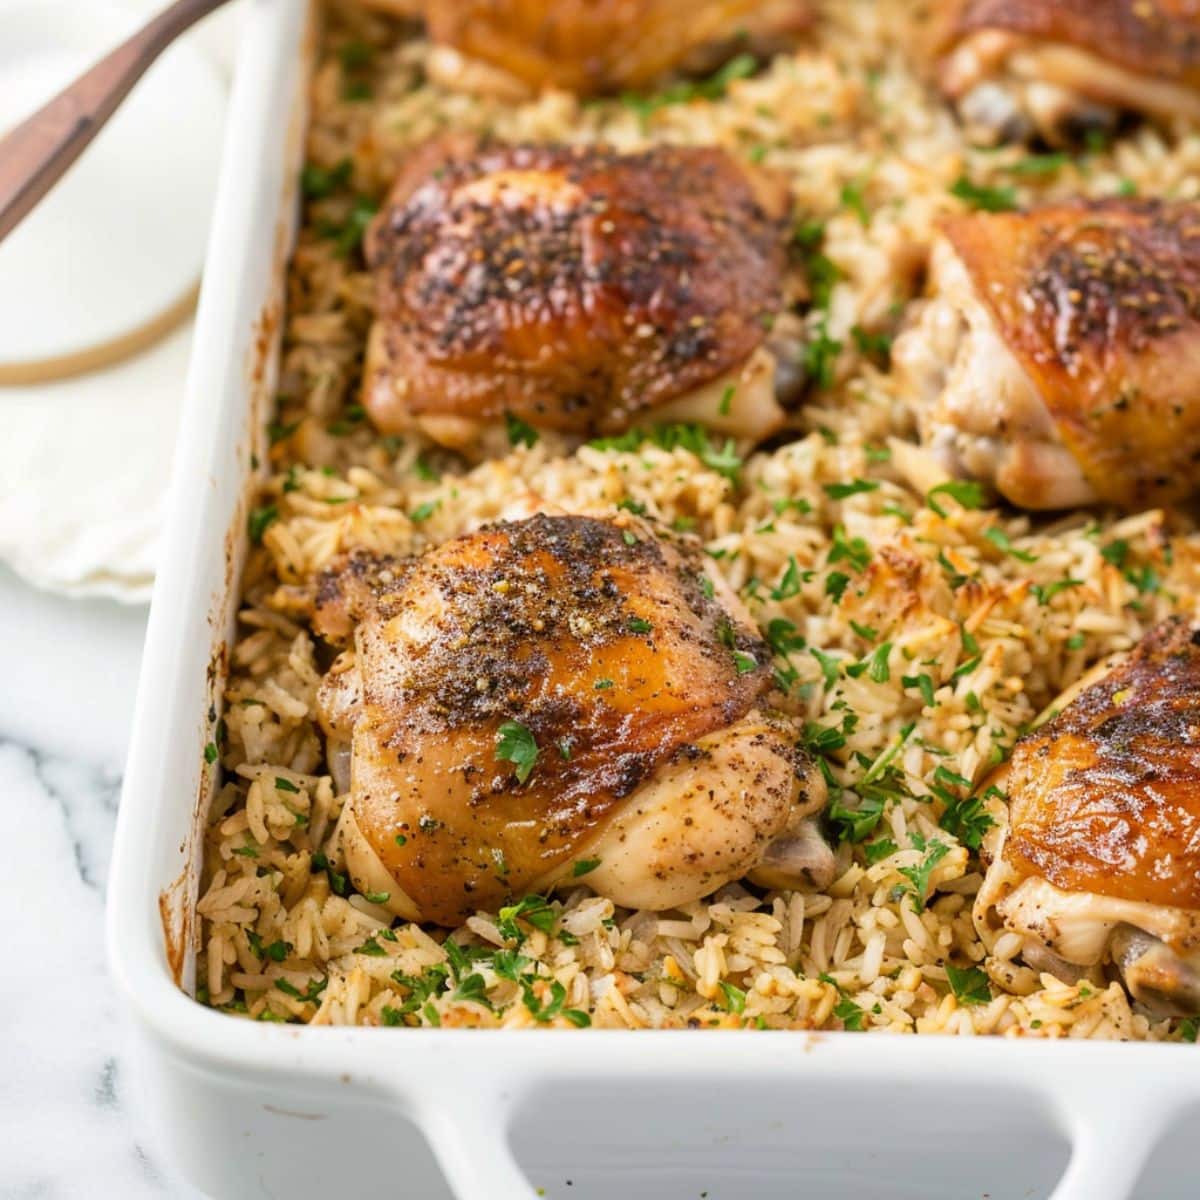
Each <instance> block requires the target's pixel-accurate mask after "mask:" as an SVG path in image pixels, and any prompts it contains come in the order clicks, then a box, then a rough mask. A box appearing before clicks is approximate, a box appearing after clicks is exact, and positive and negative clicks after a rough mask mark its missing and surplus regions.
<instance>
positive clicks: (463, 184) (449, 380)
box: [364, 137, 786, 448]
mask: <svg viewBox="0 0 1200 1200" xmlns="http://www.w3.org/2000/svg"><path fill="white" fill-rule="evenodd" d="M785 207H786V197H785V195H784V194H783V192H782V189H780V188H778V187H777V186H776V185H775V184H774V182H773V181H772V180H770V179H768V178H767V177H766V176H761V175H759V174H757V173H751V172H750V171H748V170H747V169H745V168H743V167H741V166H739V165H738V164H737V163H736V162H735V161H734V160H733V159H732V158H731V157H729V155H727V154H726V153H724V151H721V150H716V149H694V148H685V147H660V148H657V149H655V150H652V151H648V152H646V153H642V154H630V155H622V154H618V153H616V152H615V151H612V150H608V149H604V148H597V147H565V146H498V145H491V146H489V145H482V146H481V145H477V144H475V143H473V142H472V141H471V140H470V139H465V138H458V137H449V138H444V139H440V140H438V141H435V142H433V143H430V144H428V145H426V146H425V147H424V148H423V149H422V150H420V151H418V152H417V153H416V154H415V155H414V157H413V158H412V159H411V161H410V162H409V163H408V165H407V166H406V168H405V169H404V171H403V172H402V173H401V175H400V178H399V179H398V180H397V181H396V185H395V188H394V189H393V191H392V194H391V197H390V198H389V200H388V203H387V205H386V207H385V209H384V211H383V212H382V213H381V215H380V216H379V217H378V218H377V221H376V223H375V225H374V226H373V228H372V230H371V232H370V235H369V238H368V242H367V255H368V261H369V263H370V265H371V267H372V269H373V270H374V272H375V276H376V280H377V296H378V322H377V324H376V327H375V330H374V333H373V336H372V344H371V347H370V348H369V350H368V361H367V366H366V372H365V381H364V403H365V406H366V408H367V411H368V412H369V414H370V416H371V419H372V420H373V421H374V422H375V424H376V425H377V426H378V427H379V428H380V429H382V430H384V431H385V432H393V433H398V432H405V431H407V430H410V429H412V428H414V427H415V428H419V429H421V430H422V431H423V432H425V433H427V434H428V435H430V436H432V437H433V438H435V439H436V440H438V441H441V442H443V443H444V444H447V445H451V446H454V447H455V448H470V447H472V446H474V445H477V444H478V443H479V442H480V441H481V440H482V439H484V438H485V435H486V434H487V432H488V431H489V430H494V429H495V428H496V427H497V426H499V427H501V428H502V427H503V423H504V417H505V414H511V415H512V416H514V417H517V418H519V419H521V420H522V421H525V422H527V423H529V424H530V425H532V426H534V427H535V428H538V429H549V430H557V431H559V432H562V433H568V434H577V435H584V436H586V435H591V434H598V433H615V432H619V431H621V430H623V429H625V428H627V427H628V426H629V425H630V423H631V422H633V421H635V420H637V419H639V418H645V417H647V416H651V417H654V418H655V419H663V420H672V419H675V420H677V419H696V420H704V421H706V423H708V424H709V425H711V426H713V427H714V428H717V429H723V430H725V431H733V430H736V431H737V432H739V433H743V434H744V435H745V436H751V437H760V436H764V435H765V433H768V432H772V431H773V430H774V429H775V428H776V427H777V425H778V423H779V420H780V419H781V417H782V412H781V410H780V409H779V408H778V406H777V405H776V404H775V403H774V396H773V393H772V391H771V383H772V378H771V377H772V371H773V366H772V363H771V362H767V363H762V362H760V361H759V359H758V358H755V357H754V356H755V351H756V350H759V349H760V348H761V346H762V343H763V340H764V337H765V336H766V326H767V325H769V324H770V320H771V318H772V317H773V315H774V314H775V312H776V311H777V310H778V309H779V307H780V304H781V288H782V275H783V269H784V248H783V238H782V237H781V219H782V216H783V212H784V208H785ZM761 354H762V356H766V351H765V350H763V351H762V352H761ZM763 376H765V378H763ZM726 386H731V387H732V388H733V394H732V395H731V396H730V397H729V398H727V399H726V401H725V403H724V404H723V403H722V398H723V393H724V389H725V387H726ZM705 388H707V389H708V390H707V391H705V390H704V389H705ZM673 402H677V403H676V406H675V407H672V405H673Z"/></svg>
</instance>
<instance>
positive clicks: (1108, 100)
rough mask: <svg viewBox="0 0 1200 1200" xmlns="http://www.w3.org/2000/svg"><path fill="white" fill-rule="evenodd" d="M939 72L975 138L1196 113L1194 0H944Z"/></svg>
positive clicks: (1198, 13) (1198, 17)
mask: <svg viewBox="0 0 1200 1200" xmlns="http://www.w3.org/2000/svg"><path fill="white" fill-rule="evenodd" d="M941 8H942V14H941V18H942V20H941V26H940V33H941V36H940V37H939V38H938V39H937V42H936V53H937V57H938V78H939V82H940V84H941V87H942V90H943V91H944V92H945V93H946V94H947V95H948V96H949V97H950V98H951V99H953V100H954V101H955V102H956V103H957V106H958V110H959V113H960V114H961V115H962V117H963V120H964V121H965V122H966V124H967V126H968V129H969V131H971V132H972V134H973V136H977V137H978V138H979V139H980V140H984V141H991V140H994V139H998V138H1005V139H1014V140H1020V139H1024V138H1026V137H1029V136H1030V135H1031V134H1038V135H1040V136H1041V137H1042V138H1044V139H1046V140H1048V141H1051V142H1057V141H1063V140H1071V139H1072V138H1073V137H1075V136H1077V135H1078V134H1080V133H1085V132H1087V131H1088V130H1104V131H1107V130H1110V129H1112V128H1113V127H1114V126H1115V124H1116V122H1117V120H1118V118H1119V117H1120V115H1121V113H1122V112H1125V111H1133V112H1140V113H1145V114H1147V115H1149V116H1153V117H1157V118H1160V119H1164V120H1165V119H1168V118H1172V117H1188V118H1190V119H1192V120H1196V119H1198V118H1200V0H941Z"/></svg>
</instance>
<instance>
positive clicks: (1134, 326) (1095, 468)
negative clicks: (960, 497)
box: [893, 200, 1200, 509]
mask: <svg viewBox="0 0 1200 1200" xmlns="http://www.w3.org/2000/svg"><path fill="white" fill-rule="evenodd" d="M930 293H931V298H930V299H929V300H928V301H927V302H925V303H924V304H923V305H922V306H920V307H919V310H918V311H917V312H916V313H915V316H914V319H913V321H912V322H911V324H910V326H909V327H908V329H907V330H906V331H905V332H904V333H903V334H902V335H901V336H900V337H899V338H898V339H897V341H896V345H895V348H894V353H893V363H894V366H895V372H896V375H895V379H896V382H897V385H898V386H899V388H900V390H901V392H902V394H903V395H904V396H905V397H906V398H907V399H908V400H909V402H911V403H912V404H913V405H914V407H915V410H916V414H917V418H918V423H919V426H920V430H921V434H922V438H923V440H924V441H925V443H926V444H927V445H929V446H930V447H931V448H932V450H933V452H934V455H935V457H936V458H937V459H938V460H939V462H940V465H941V466H942V467H943V468H945V470H947V471H949V472H950V473H951V474H953V475H958V476H973V477H974V478H977V479H979V480H981V481H983V482H986V483H988V484H990V485H992V486H994V487H995V489H996V490H997V491H999V492H1000V494H1001V495H1003V496H1004V497H1005V498H1006V499H1007V500H1009V501H1011V502H1012V503H1013V504H1016V505H1019V506H1021V507H1023V508H1030V509H1055V508H1067V507H1071V506H1074V505H1086V504H1095V503H1101V502H1103V503H1107V504H1113V505H1117V506H1120V507H1122V508H1126V509H1136V508H1141V507H1145V506H1147V505H1150V504H1159V503H1168V502H1171V501H1175V500H1180V499H1182V498H1184V497H1186V496H1187V495H1189V494H1190V493H1192V492H1193V491H1194V490H1195V487H1196V468H1197V463H1198V462H1200V205H1197V204H1195V203H1188V202H1182V201H1180V202H1171V201H1157V200H1144V201H1138V200H1107V201H1093V202H1078V203H1069V204H1059V205H1052V206H1048V207H1043V208H1038V209H1035V210H1033V211H1031V212H1024V213H976V214H972V215H970V216H964V217H960V218H957V219H952V220H950V221H948V222H946V224H945V225H944V227H943V229H942V234H941V236H940V238H939V239H938V241H937V243H936V244H935V247H934V250H933V255H932V260H931V269H930Z"/></svg>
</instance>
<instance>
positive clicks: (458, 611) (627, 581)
mask: <svg viewBox="0 0 1200 1200" xmlns="http://www.w3.org/2000/svg"><path fill="white" fill-rule="evenodd" d="M315 624H316V628H317V630H318V632H320V633H322V634H323V635H324V636H325V637H326V638H327V639H328V640H331V641H334V642H335V643H337V642H345V641H346V640H347V639H348V638H350V636H351V633H353V649H350V650H347V651H346V652H345V653H343V655H342V657H341V658H340V659H339V660H338V661H337V662H336V663H335V664H334V666H333V667H332V669H331V671H330V673H329V675H328V676H327V678H326V680H325V682H324V684H323V685H322V689H321V699H320V705H321V710H322V720H323V723H324V725H325V727H326V730H327V732H328V736H329V739H330V750H329V753H330V759H331V761H332V762H334V763H336V762H337V760H338V758H339V755H340V754H342V753H343V752H344V751H343V748H344V747H346V746H347V745H348V746H349V751H350V780H349V787H350V792H351V795H350V799H349V800H348V802H347V804H346V807H345V809H344V812H343V816H342V820H341V823H340V824H339V827H338V834H337V837H338V842H339V850H340V852H341V854H342V855H343V856H344V859H345V862H346V867H347V870H348V871H349V873H350V876H351V878H352V879H353V881H354V883H355V886H356V887H358V888H359V890H360V891H363V892H365V893H371V894H375V893H384V894H386V896H387V899H386V901H385V903H386V905H387V907H389V908H390V909H391V910H392V911H393V912H395V913H397V914H398V915H400V916H404V917H406V918H408V919H416V920H425V921H432V922H436V923H439V924H446V925H455V924H458V923H459V922H461V921H462V920H463V919H464V918H465V917H467V916H469V915H470V914H471V913H473V912H475V911H476V910H477V909H485V910H486V909H492V908H494V907H495V906H496V905H498V904H502V903H504V902H505V901H506V900H507V899H508V898H510V897H513V896H520V895H524V894H526V893H527V892H530V891H537V890H544V889H546V888H548V887H551V886H553V885H554V884H555V883H556V882H558V881H559V880H562V879H566V880H567V881H570V880H572V879H573V878H575V877H579V878H581V879H583V881H584V882H586V883H587V885H588V886H589V887H591V888H592V889H593V890H594V891H596V892H598V893H599V894H601V895H604V896H608V897H610V898H611V899H612V900H614V901H615V902H616V903H619V904H625V905H629V906H631V907H639V908H652V909H666V908H671V907H674V906H676V905H678V904H682V903H686V902H689V901H692V900H696V899H699V898H700V897H702V896H704V895H707V894H708V893H710V892H712V891H714V890H715V889H716V888H718V887H720V886H721V885H722V884H723V883H726V882H728V881H729V880H731V879H737V878H740V877H742V876H744V875H746V874H747V873H749V872H753V871H755V870H756V869H757V870H759V871H760V872H761V873H762V874H761V876H760V877H761V878H762V880H763V882H764V883H766V884H768V885H769V886H784V885H789V886H793V887H801V886H805V885H806V884H807V885H811V884H814V883H815V884H821V883H828V882H829V879H830V877H831V873H832V870H833V859H832V855H831V852H830V851H829V850H828V848H827V847H826V846H825V845H824V843H823V842H822V841H821V840H820V838H819V836H818V835H817V834H816V831H815V828H814V827H813V825H812V822H807V823H806V820H805V819H806V818H807V817H810V815H811V814H812V813H814V812H815V811H816V810H818V809H820V808H821V807H822V805H823V802H824V797H825V789H824V787H823V784H822V780H821V777H820V774H819V773H818V772H816V771H815V770H814V769H813V767H812V764H811V763H810V762H809V761H808V760H807V759H806V758H805V757H804V756H803V754H802V753H801V752H800V751H798V750H797V749H796V744H795V743H796V731H795V730H794V729H793V728H792V727H791V726H790V725H789V724H788V723H787V722H786V721H785V720H783V719H781V718H779V717H775V716H772V715H771V714H770V713H769V712H768V711H767V710H766V708H765V707H764V698H765V692H766V691H767V690H768V689H769V687H770V667H769V662H770V654H769V651H768V650H767V648H766V646H765V645H764V644H763V643H762V642H761V641H760V639H759V638H758V636H757V633H756V632H754V631H753V629H752V627H751V626H750V625H748V623H747V622H746V620H745V618H744V615H743V613H742V611H741V609H740V603H739V601H738V600H737V598H736V596H735V595H734V594H733V593H731V592H728V591H727V589H726V588H725V586H724V585H723V584H722V583H721V582H720V581H719V579H717V578H716V577H715V576H710V575H709V574H707V573H706V569H705V566H704V563H703V562H702V560H701V557H700V555H699V554H698V552H697V551H695V550H691V549H688V548H686V547H683V546H681V545H677V544H675V543H673V542H671V541H667V540H664V539H663V538H661V537H659V536H658V535H657V534H656V533H655V532H654V530H652V529H651V528H650V527H649V526H648V525H647V524H646V523H644V522H642V521H639V520H635V519H633V518H632V517H628V516H627V514H621V517H620V518H619V519H616V520H601V519H596V518H591V517H581V516H545V515H539V516H534V517H531V518H529V519H527V520H524V521H517V522H506V523H501V524H497V525H492V526H486V527H484V528H483V529H481V530H479V531H477V532H475V533H470V534H466V535H464V536H462V537H459V538H456V539H455V540H453V541H450V542H447V543H445V544H444V545H442V546H439V547H436V548H434V549H432V550H429V551H428V552H426V553H425V554H424V555H423V556H422V557H420V558H419V559H415V560H408V561H405V562H392V561H388V560H380V559H377V558H367V557H362V556H359V557H352V558H351V559H349V560H348V561H347V562H345V563H343V564H342V565H341V566H340V567H339V568H338V569H337V570H335V571H333V572H331V573H329V574H328V575H327V576H326V577H325V579H324V581H323V584H322V587H321V589H320V592H319V595H318V601H317V613H316V622H315ZM335 773H336V774H337V775H340V776H341V777H342V778H341V780H340V782H341V783H342V784H343V785H345V784H346V782H347V781H346V780H345V778H344V771H342V770H335Z"/></svg>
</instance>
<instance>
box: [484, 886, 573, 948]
mask: <svg viewBox="0 0 1200 1200" xmlns="http://www.w3.org/2000/svg"><path fill="white" fill-rule="evenodd" d="M518 919H520V920H523V921H526V922H527V923H528V924H530V925H532V926H533V927H534V929H539V930H541V932H542V933H549V932H550V931H551V930H552V929H553V928H554V925H555V923H556V922H557V920H558V914H557V913H556V912H555V911H554V909H553V908H551V907H550V905H549V903H548V902H547V900H546V898H545V897H544V896H525V897H523V898H522V899H521V900H519V901H518V902H517V903H516V904H510V905H506V906H505V907H504V908H502V909H501V910H500V912H499V914H498V916H497V920H496V928H497V929H498V930H499V932H500V936H501V937H502V938H504V940H505V941H507V942H516V943H517V944H518V945H519V944H520V943H521V942H523V941H524V940H525V935H524V934H523V933H522V932H521V929H520V927H519V926H518V925H517V920H518Z"/></svg>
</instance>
